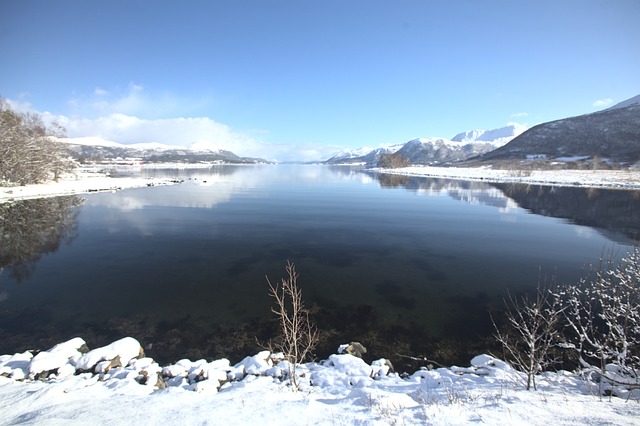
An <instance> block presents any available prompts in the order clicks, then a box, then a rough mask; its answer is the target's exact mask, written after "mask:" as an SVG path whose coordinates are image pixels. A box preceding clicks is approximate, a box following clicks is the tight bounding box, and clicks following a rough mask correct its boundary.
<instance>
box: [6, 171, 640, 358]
mask: <svg viewBox="0 0 640 426" xmlns="http://www.w3.org/2000/svg"><path fill="white" fill-rule="evenodd" d="M139 173H140V174H143V175H147V176H151V175H155V176H167V175H169V176H174V177H178V178H180V179H184V182H183V183H182V184H180V185H176V186H166V187H150V188H142V189H131V190H123V191H119V192H116V193H99V194H89V195H84V196H82V197H61V198H55V199H49V200H33V201H24V202H20V203H14V204H11V205H4V206H2V205H0V207H1V208H2V209H3V210H0V212H3V213H2V221H1V223H0V226H1V227H2V228H0V232H1V235H2V236H3V237H2V238H3V245H2V249H1V250H2V252H0V261H1V262H2V263H1V264H0V266H4V269H3V270H2V272H0V353H13V352H15V351H18V350H24V349H27V348H41V349H46V348H47V347H48V346H49V345H51V344H55V343H57V342H59V341H61V340H62V339H66V338H70V337H73V336H76V335H79V336H82V337H84V338H85V340H87V341H88V343H89V345H90V346H91V347H95V346H97V345H99V344H104V343H108V342H109V341H112V340H113V339H114V338H117V337H121V336H125V335H131V336H133V337H136V338H137V339H138V340H140V341H141V343H142V344H143V346H145V347H146V348H147V353H148V354H149V355H150V356H153V357H154V358H156V359H158V360H160V361H165V362H169V361H176V360H177V359H179V358H181V357H190V358H192V359H196V358H202V357H203V358H213V357H219V356H227V357H230V358H231V359H232V360H238V358H239V357H241V356H244V355H249V354H251V353H254V352H255V350H257V345H256V343H255V338H256V337H258V338H260V339H263V340H266V339H267V338H268V337H269V336H270V335H272V334H273V333H274V330H275V328H274V327H275V324H274V323H273V322H272V321H270V320H269V319H270V318H271V315H270V306H271V300H270V299H269V297H268V296H267V285H266V281H265V275H268V276H269V277H270V278H271V279H272V280H279V279H280V278H281V277H282V276H283V273H284V266H285V263H286V262H287V260H290V261H292V262H294V263H295V265H296V268H297V271H298V272H299V274H300V278H299V283H300V285H301V287H302V289H303V293H304V297H305V300H306V303H307V305H308V306H311V307H312V310H313V318H314V319H315V320H316V322H317V323H318V325H319V328H320V329H322V330H323V332H324V335H323V343H322V345H321V346H320V347H319V350H318V355H319V356H323V355H326V353H328V352H330V351H333V350H335V348H336V347H337V346H338V345H339V344H341V343H345V342H348V341H351V340H359V341H361V342H362V343H364V344H365V346H367V347H369V348H370V353H371V356H372V357H374V358H378V357H382V356H387V357H390V358H393V356H394V354H395V353H401V354H405V355H425V356H428V357H430V358H431V359H436V360H442V361H443V362H454V361H457V362H466V361H468V359H469V356H472V355H475V354H476V353H479V351H481V350H487V349H488V348H492V347H494V346H492V345H495V342H493V341H492V339H491V338H490V335H491V333H492V329H491V322H490V317H489V314H488V311H489V309H491V310H494V311H495V310H499V309H500V308H501V307H502V306H503V305H502V298H503V297H505V296H506V292H507V289H509V291H510V292H511V293H515V294H518V293H522V292H527V291H531V290H532V289H534V288H535V286H536V284H537V282H538V277H539V275H540V274H542V276H543V277H544V276H546V277H547V278H550V277H551V276H552V275H556V276H557V278H558V280H559V281H571V282H575V281H576V280H577V279H578V278H579V277H581V276H583V275H584V274H585V269H586V267H587V265H588V264H589V263H590V262H597V260H598V258H599V257H600V256H601V255H602V254H603V252H604V251H608V250H614V251H616V253H624V252H625V251H626V250H627V249H628V248H629V247H630V246H631V245H632V241H633V238H634V237H636V236H637V235H638V234H639V233H640V195H639V193H638V191H635V192H634V191H614V190H587V189H576V188H554V187H540V186H530V185H490V184H485V183H472V182H464V181H452V180H442V179H428V178H406V177H394V176H379V175H375V174H370V173H366V172H363V171H361V170H354V169H349V168H329V167H323V166H218V167H213V168H211V169H204V170H203V169H198V170H170V171H167V170H147V171H143V172H139Z"/></svg>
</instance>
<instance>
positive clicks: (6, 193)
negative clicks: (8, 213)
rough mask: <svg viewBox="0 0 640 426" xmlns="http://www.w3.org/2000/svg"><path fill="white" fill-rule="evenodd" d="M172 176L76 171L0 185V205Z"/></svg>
mask: <svg viewBox="0 0 640 426" xmlns="http://www.w3.org/2000/svg"><path fill="white" fill-rule="evenodd" d="M179 182H180V181H179V180H176V179H172V178H143V177H111V176H107V175H104V174H78V175H76V176H73V177H72V176H67V177H64V178H62V179H60V180H59V181H57V182H54V181H50V182H45V183H37V184H31V185H22V186H3V187H0V204H3V203H11V202H14V201H22V200H32V199H37V198H50V197H61V196H66V195H77V194H88V193H92V192H115V191H119V190H121V189H129V188H142V187H146V186H163V185H175V184H177V183H179Z"/></svg>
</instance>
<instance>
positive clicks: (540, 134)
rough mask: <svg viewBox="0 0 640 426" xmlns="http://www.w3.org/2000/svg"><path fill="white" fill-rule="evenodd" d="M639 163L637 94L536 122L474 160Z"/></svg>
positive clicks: (639, 108)
mask: <svg viewBox="0 0 640 426" xmlns="http://www.w3.org/2000/svg"><path fill="white" fill-rule="evenodd" d="M526 159H530V160H550V161H554V160H555V161H576V162H581V161H582V162H593V161H604V162H609V163H619V164H623V165H632V164H638V163H639V162H640V95H639V96H636V97H633V98H631V99H629V100H626V101H624V102H621V103H619V104H617V105H614V106H613V107H611V108H608V109H605V110H603V111H598V112H594V113H591V114H585V115H580V116H577V117H570V118H565V119H562V120H555V121H550V122H548V123H543V124H539V125H537V126H535V127H532V128H531V129H529V130H527V131H526V132H524V133H522V134H521V135H520V136H518V137H516V138H514V139H513V140H512V141H511V142H509V143H508V144H506V145H504V146H502V147H500V148H497V149H496V150H494V151H491V152H488V153H485V154H483V155H481V156H480V157H478V158H477V159H475V160H476V161H495V160H526Z"/></svg>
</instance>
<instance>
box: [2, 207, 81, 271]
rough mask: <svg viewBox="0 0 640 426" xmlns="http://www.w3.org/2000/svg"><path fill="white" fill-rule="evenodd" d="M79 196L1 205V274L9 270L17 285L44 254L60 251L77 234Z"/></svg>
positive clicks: (33, 268) (32, 269)
mask: <svg viewBox="0 0 640 426" xmlns="http://www.w3.org/2000/svg"><path fill="white" fill-rule="evenodd" d="M82 202H83V200H82V199H81V198H79V197H77V196H68V197H56V198H43V199H36V200H25V201H18V202H14V203H5V204H0V272H2V271H3V269H4V268H8V269H9V271H10V275H11V277H13V278H14V279H15V280H16V281H17V282H22V281H23V280H25V279H26V278H28V277H29V276H30V275H31V274H32V273H33V272H34V270H35V267H36V263H37V262H38V260H40V258H41V257H42V255H43V254H47V253H53V252H55V251H56V250H58V247H60V244H61V243H62V242H67V243H70V242H71V241H73V239H74V238H75V237H76V235H77V230H78V228H77V220H76V218H77V215H78V212H79V210H78V209H76V208H75V207H77V206H79V205H80V204H82Z"/></svg>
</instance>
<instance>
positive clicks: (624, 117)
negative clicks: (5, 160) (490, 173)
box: [62, 95, 640, 167]
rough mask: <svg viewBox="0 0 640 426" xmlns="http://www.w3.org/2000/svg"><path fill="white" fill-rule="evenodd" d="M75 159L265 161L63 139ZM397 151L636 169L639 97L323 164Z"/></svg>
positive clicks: (418, 158) (436, 160)
mask: <svg viewBox="0 0 640 426" xmlns="http://www.w3.org/2000/svg"><path fill="white" fill-rule="evenodd" d="M62 141H63V142H66V146H67V150H68V151H69V154H70V155H71V156H72V157H74V158H76V159H78V160H95V161H104V160H115V159H118V158H122V159H126V158H137V159H140V160H141V161H143V162H146V163H155V162H157V163H162V162H182V163H197V162H224V163H234V164H243V163H244V164H256V163H269V161H267V160H264V159H261V158H251V157H240V156H238V155H236V154H234V153H233V152H231V151H225V150H221V149H216V148H215V147H213V146H210V145H207V144H204V145H203V144H194V145H192V146H190V147H188V148H183V147H176V146H168V145H162V144H158V143H148V144H134V145H123V144H119V143H115V142H109V141H104V140H102V139H100V138H76V139H63V140H62ZM392 153H397V154H399V155H402V156H404V157H405V158H407V159H408V160H409V162H410V163H412V164H418V165H444V164H457V165H478V164H486V163H491V164H495V163H500V162H506V163H513V162H522V161H525V162H527V161H529V160H531V161H535V163H536V165H537V166H540V167H543V166H544V164H545V162H546V163H547V164H555V163H568V162H571V163H575V164H577V163H583V164H591V163H594V162H600V164H606V163H609V164H613V163H615V164H620V165H623V166H631V165H634V167H640V95H639V96H636V97H634V98H631V99H628V100H626V101H624V102H621V103H619V104H617V105H615V106H613V107H611V108H608V109H605V110H603V111H598V112H595V113H591V114H585V115H580V116H577V117H570V118H565V119H562V120H555V121H551V122H548V123H543V124H539V125H537V126H534V127H532V128H531V129H528V130H527V129H526V127H525V126H523V125H519V124H510V125H508V126H505V127H501V128H499V129H492V130H471V131H467V132H462V133H459V134H457V135H455V136H454V137H453V138H451V139H444V138H418V139H413V140H410V141H408V142H406V143H404V144H397V145H389V146H383V147H379V148H360V149H357V150H344V151H342V152H339V153H338V154H336V155H334V156H333V157H331V158H329V159H328V160H325V161H322V162H321V163H323V164H347V165H356V164H357V165H376V164H377V163H378V161H379V159H380V156H381V155H382V154H392Z"/></svg>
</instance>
